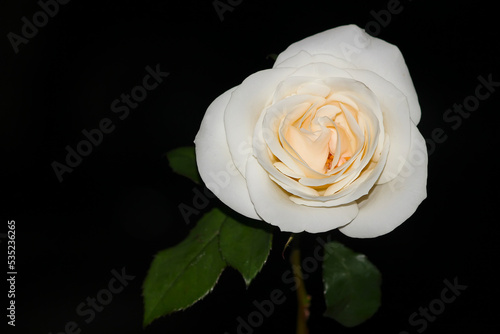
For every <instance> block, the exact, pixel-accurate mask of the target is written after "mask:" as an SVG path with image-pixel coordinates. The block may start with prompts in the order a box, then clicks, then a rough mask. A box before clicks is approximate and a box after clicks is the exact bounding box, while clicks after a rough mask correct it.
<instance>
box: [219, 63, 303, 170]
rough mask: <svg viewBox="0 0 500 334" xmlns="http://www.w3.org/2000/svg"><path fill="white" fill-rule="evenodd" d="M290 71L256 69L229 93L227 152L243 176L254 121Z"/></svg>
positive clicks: (286, 69)
mask: <svg viewBox="0 0 500 334" xmlns="http://www.w3.org/2000/svg"><path fill="white" fill-rule="evenodd" d="M293 71H295V69H293V68H279V69H270V70H263V71H259V72H256V73H254V74H252V75H250V76H249V77H247V78H246V79H245V80H243V82H242V83H241V85H239V86H238V87H237V88H236V89H235V90H234V92H233V93H232V94H231V99H230V100H229V103H228V105H227V107H226V110H225V112H224V120H223V122H224V124H225V129H226V137H227V143H228V145H229V152H231V157H232V159H233V161H234V163H235V165H236V168H238V170H239V171H240V172H241V174H242V175H245V167H246V163H247V160H248V158H249V157H250V155H252V152H253V150H252V136H253V131H254V128H255V124H256V123H257V120H258V119H259V117H260V115H261V114H262V112H263V111H264V109H265V108H266V107H267V106H268V105H269V104H270V102H271V100H272V97H273V94H274V91H275V90H276V87H277V86H278V84H279V83H280V82H281V81H282V80H283V79H285V78H286V77H287V76H288V75H290V74H291V73H292V72H293Z"/></svg>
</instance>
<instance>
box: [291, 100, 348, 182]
mask: <svg viewBox="0 0 500 334" xmlns="http://www.w3.org/2000/svg"><path fill="white" fill-rule="evenodd" d="M344 108H346V107H345V106H344ZM285 139H286V142H287V143H288V144H289V145H290V147H291V148H292V149H293V150H292V152H295V153H296V157H297V158H301V159H302V160H304V162H305V163H306V164H307V165H309V166H310V167H311V168H312V169H314V170H315V171H317V172H319V173H328V172H330V171H331V170H332V169H333V168H335V167H338V166H341V165H342V164H343V163H345V162H346V161H347V160H349V159H350V158H351V157H352V156H353V154H354V151H355V146H356V145H355V143H356V138H355V136H354V135H353V133H352V130H351V129H350V127H349V124H348V122H347V120H346V117H345V115H344V113H343V111H342V105H341V104H340V103H338V102H334V103H331V104H326V105H324V106H322V107H321V108H317V109H315V110H313V108H310V109H309V110H308V112H306V113H305V114H304V115H303V116H302V117H301V118H300V119H298V120H296V121H295V122H294V123H292V124H291V126H289V127H288V129H287V131H286V134H285ZM339 143H340V145H339V146H340V147H337V145H338V144H339Z"/></svg>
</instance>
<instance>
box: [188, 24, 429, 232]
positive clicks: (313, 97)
mask: <svg viewBox="0 0 500 334" xmlns="http://www.w3.org/2000/svg"><path fill="white" fill-rule="evenodd" d="M419 120H420V106H419V104H418V99H417V94H416V92H415V88H414V86H413V83H412V80H411V77H410V74H409V71H408V68H407V66H406V64H405V61H404V59H403V56H402V54H401V52H400V51H399V49H398V48H397V47H396V46H394V45H392V44H389V43H387V42H385V41H382V40H380V39H378V38H374V37H371V36H369V35H368V34H366V33H365V32H364V31H363V30H362V29H360V28H359V27H357V26H355V25H349V26H341V27H338V28H335V29H331V30H328V31H325V32H322V33H319V34H316V35H314V36H311V37H308V38H306V39H303V40H301V41H299V42H297V43H294V44H292V45H291V46H289V47H288V48H287V49H286V50H285V51H284V52H282V53H281V54H280V55H279V56H278V58H277V59H276V62H275V64H274V66H273V68H272V69H268V70H263V71H259V72H257V73H255V74H252V75H250V76H249V77H248V78H246V79H245V80H244V81H243V82H242V83H241V84H240V85H239V86H237V87H234V88H232V89H230V90H228V91H226V92H225V93H223V94H222V95H221V96H219V97H218V98H217V99H216V100H215V101H214V102H213V103H212V104H211V105H210V106H209V107H208V110H207V111H206V114H205V117H204V118H203V121H202V123H201V127H200V130H199V132H198V134H197V136H196V138H195V144H196V159H197V164H198V169H199V172H200V175H201V177H202V179H203V180H204V182H205V183H206V186H207V187H208V188H209V189H210V190H211V191H212V192H213V193H214V194H215V195H216V196H217V197H218V198H219V199H220V200H221V201H222V202H224V203H225V204H226V205H228V206H229V207H231V208H232V209H234V210H235V211H237V212H239V213H241V214H243V215H245V216H247V217H250V218H254V219H259V220H264V221H266V222H268V223H270V224H272V225H276V226H278V227H279V228H280V229H281V230H282V231H288V232H302V231H307V232H312V233H318V232H324V231H328V230H332V229H335V228H338V229H339V230H340V231H341V232H343V233H344V234H346V235H348V236H351V237H358V238H370V237H376V236H379V235H382V234H385V233H388V232H390V231H392V230H393V229H394V228H396V227H397V226H399V225H400V224H401V223H402V222H404V221H405V220H406V219H407V218H408V217H410V216H411V215H412V214H413V213H414V212H415V210H416V208H417V207H418V205H419V204H420V203H421V202H422V201H423V200H424V199H425V197H426V182H427V151H426V145H425V141H424V139H423V138H422V135H421V134H420V132H419V131H418V129H417V127H416V124H418V122H419Z"/></svg>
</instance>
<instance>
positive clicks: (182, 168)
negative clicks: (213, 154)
mask: <svg viewBox="0 0 500 334" xmlns="http://www.w3.org/2000/svg"><path fill="white" fill-rule="evenodd" d="M167 159H168V162H169V164H170V167H171V168H172V170H173V171H174V172H176V173H177V174H180V175H182V176H185V177H187V178H189V179H191V180H192V181H193V182H195V183H197V184H200V183H201V179H200V175H199V174H198V167H197V166H196V154H195V150H194V146H186V147H179V148H176V149H173V150H172V151H169V152H167Z"/></svg>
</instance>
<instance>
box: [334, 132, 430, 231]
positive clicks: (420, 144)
mask: <svg viewBox="0 0 500 334" xmlns="http://www.w3.org/2000/svg"><path fill="white" fill-rule="evenodd" d="M411 138H412V143H411V150H410V155H409V157H408V159H407V160H406V163H405V165H404V167H403V169H402V171H401V173H400V175H398V177H396V178H395V179H394V180H392V181H390V182H388V183H385V184H381V185H376V186H375V187H374V188H373V189H372V190H371V191H370V193H368V195H366V196H364V197H363V198H362V199H361V200H359V201H358V205H359V214H358V215H357V217H356V218H355V219H354V220H353V221H352V222H351V223H349V224H348V225H346V226H344V227H341V228H340V229H339V230H340V231H341V232H342V233H344V234H345V235H347V236H350V237H354V238H374V237H377V236H380V235H383V234H386V233H389V232H391V231H392V230H393V229H395V228H396V227H398V226H399V225H401V224H402V223H403V222H404V221H405V220H406V219H408V218H409V217H410V216H411V215H412V214H413V213H414V212H415V210H416V209H417V207H418V206H419V205H420V203H421V202H422V201H423V200H424V199H425V198H426V196H427V192H426V184H427V158H428V156H427V150H426V146H425V140H424V138H423V137H422V135H421V134H420V132H419V131H418V129H417V127H416V126H415V125H412V126H411Z"/></svg>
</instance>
